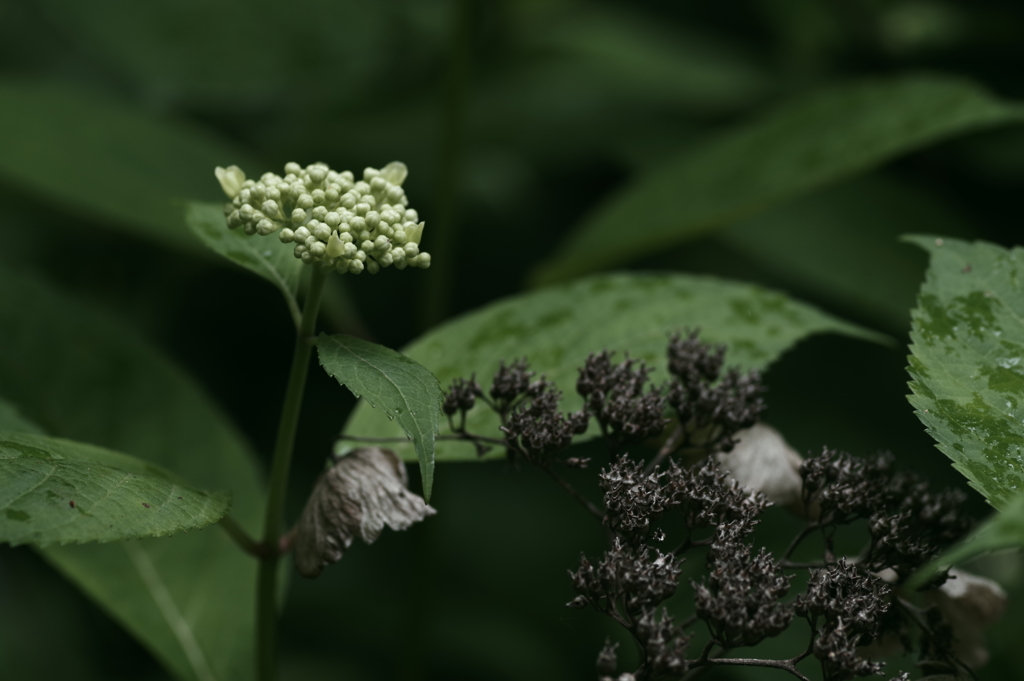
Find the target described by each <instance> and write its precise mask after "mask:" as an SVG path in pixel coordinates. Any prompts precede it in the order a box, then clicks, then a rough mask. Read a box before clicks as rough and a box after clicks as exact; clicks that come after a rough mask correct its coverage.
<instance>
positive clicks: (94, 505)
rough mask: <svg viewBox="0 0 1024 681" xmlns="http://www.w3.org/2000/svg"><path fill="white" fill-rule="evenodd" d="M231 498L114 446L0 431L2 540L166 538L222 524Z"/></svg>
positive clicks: (65, 541)
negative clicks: (181, 479)
mask: <svg viewBox="0 0 1024 681" xmlns="http://www.w3.org/2000/svg"><path fill="white" fill-rule="evenodd" d="M230 506H231V495H230V494H226V493H214V494H211V493H209V492H204V491H202V490H197V489H193V488H191V487H189V486H187V485H184V484H182V483H180V482H178V481H176V480H175V479H174V477H173V476H171V475H169V474H168V473H167V472H166V471H164V470H163V469H161V468H158V467H157V466H153V465H152V464H147V463H144V462H143V461H140V460H139V459H136V458H135V457H131V456H127V455H125V454H121V453H119V452H112V451H110V450H109V449H103V448H101V447H94V446H92V445H87V444H83V443H81V442H74V441H72V440H58V439H56V438H49V437H45V436H42V435H30V434H25V433H14V432H8V433H2V432H0V511H2V515H0V542H8V543H10V544H12V545H14V546H17V545H18V544H29V543H31V544H36V545H38V546H46V545H47V544H50V543H53V542H58V543H60V544H69V543H74V544H80V543H83V542H90V541H99V542H106V541H117V540H120V539H139V538H142V537H164V536H167V535H170V534H175V533H177V532H183V531H187V530H197V529H200V528H202V527H206V526H207V525H210V524H212V523H215V522H217V521H218V520H220V519H221V518H223V517H224V514H226V513H227V512H228V508H229V507H230Z"/></svg>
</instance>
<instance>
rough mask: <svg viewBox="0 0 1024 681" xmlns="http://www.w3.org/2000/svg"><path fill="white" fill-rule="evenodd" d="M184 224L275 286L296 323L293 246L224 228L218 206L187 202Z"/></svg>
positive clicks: (297, 269)
mask: <svg viewBox="0 0 1024 681" xmlns="http://www.w3.org/2000/svg"><path fill="white" fill-rule="evenodd" d="M185 221H186V223H188V226H189V228H190V229H191V230H192V233H193V234H195V235H196V236H197V237H199V239H200V240H201V241H202V242H203V243H204V244H206V245H207V246H208V247H209V248H210V249H211V250H213V251H215V252H216V253H219V254H220V255H222V256H224V257H225V258H227V259H228V260H230V261H231V262H233V263H235V264H236V265H241V266H242V267H244V268H245V269H247V270H249V271H250V272H253V273H254V274H257V275H259V276H261V277H263V278H264V279H266V280H267V281H269V282H270V283H271V284H273V285H274V286H276V287H277V288H278V289H279V290H280V291H281V293H282V294H283V295H284V299H285V302H286V303H287V305H288V311H289V312H291V315H292V319H293V320H294V321H295V323H296V325H297V324H298V323H299V320H300V318H301V316H302V313H301V312H300V311H299V306H298V303H297V302H296V295H297V294H298V290H299V277H300V275H301V274H302V267H303V265H302V261H301V260H299V259H298V258H296V257H295V256H294V255H293V254H292V252H293V250H294V249H295V247H294V246H292V245H289V244H284V243H281V240H280V239H278V238H277V236H276V235H270V236H259V235H253V236H249V235H247V234H245V232H242V231H241V230H238V229H234V230H232V229H228V226H227V223H226V222H225V220H224V211H223V204H220V203H189V204H188V206H187V207H186V209H185Z"/></svg>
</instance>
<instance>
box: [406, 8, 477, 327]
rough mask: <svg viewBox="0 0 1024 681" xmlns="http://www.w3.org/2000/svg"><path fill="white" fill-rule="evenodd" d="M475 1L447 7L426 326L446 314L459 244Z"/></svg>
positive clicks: (423, 320)
mask: <svg viewBox="0 0 1024 681" xmlns="http://www.w3.org/2000/svg"><path fill="white" fill-rule="evenodd" d="M475 4H476V0H456V1H455V2H454V3H452V13H453V16H452V35H451V38H450V42H449V45H450V53H449V56H448V73H447V77H446V81H445V85H444V91H443V92H444V99H443V103H442V114H441V115H442V119H441V130H440V159H439V163H438V173H437V175H438V180H437V203H436V210H437V213H436V214H435V217H434V220H433V222H432V223H430V224H431V225H432V226H430V227H428V234H430V236H429V246H430V249H429V250H430V253H431V256H432V258H433V259H432V261H431V267H430V269H429V270H427V281H426V286H424V287H423V288H422V289H421V294H422V296H421V298H420V305H419V309H420V310H421V315H422V318H421V320H420V321H421V324H422V326H423V327H424V328H428V327H431V326H433V325H435V324H437V323H438V322H440V321H441V320H443V319H444V318H445V317H446V316H447V315H448V313H449V305H450V304H451V301H450V298H451V293H452V288H453V284H454V274H455V269H454V265H455V250H456V246H457V244H458V239H457V234H456V231H457V229H458V224H457V221H458V214H457V213H458V210H457V209H458V184H459V164H460V163H459V162H460V157H461V151H462V128H463V119H464V117H465V106H466V90H467V88H468V83H469V74H470V65H471V62H472V59H473V14H474V5H475Z"/></svg>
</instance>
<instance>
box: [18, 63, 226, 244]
mask: <svg viewBox="0 0 1024 681" xmlns="http://www.w3.org/2000/svg"><path fill="white" fill-rule="evenodd" d="M0 123H2V125H0V178H2V179H4V180H6V181H8V182H11V183H13V184H15V185H17V186H20V187H24V188H26V189H28V190H30V191H31V192H33V193H36V194H40V195H42V196H45V197H47V199H49V200H55V201H58V202H59V203H61V204H62V205H63V206H64V207H66V208H69V209H71V210H72V211H75V212H78V213H81V214H84V215H88V216H91V217H94V218H98V219H100V220H102V221H104V223H106V224H109V225H110V226H111V227H116V228H118V229H121V230H122V231H127V232H129V233H132V234H135V235H137V236H141V237H144V238H147V239H154V240H156V241H158V242H160V243H163V244H165V245H169V246H173V247H176V248H180V249H187V250H193V251H194V250H197V249H196V244H195V240H194V239H193V238H192V237H191V236H190V235H189V233H188V230H186V229H185V226H184V224H182V219H181V211H182V207H181V202H182V201H184V200H188V199H196V198H206V199H211V200H212V199H217V198H219V197H220V196H222V195H223V194H222V192H221V190H220V187H219V186H218V184H217V180H216V179H215V178H214V175H213V169H214V168H215V167H216V166H218V165H221V166H226V165H230V164H238V165H243V166H244V165H245V163H246V158H244V155H243V154H241V153H240V152H238V151H236V150H234V149H232V148H231V147H230V145H228V144H226V143H224V142H223V141H221V140H219V139H217V138H216V137H214V136H212V135H210V134H209V133H206V132H202V131H200V130H198V129H195V128H190V127H188V126H185V125H182V124H178V123H175V122H173V121H168V120H161V119H159V118H156V117H151V116H148V115H145V114H142V113H139V112H137V111H134V110H132V109H130V108H128V107H126V106H124V105H122V104H119V103H117V102H115V101H110V100H106V99H103V98H100V97H97V96H96V95H94V94H86V93H85V92H82V91H79V90H78V89H76V88H74V87H72V86H70V85H64V84H59V83H33V84H28V83H23V82H12V81H7V82H0Z"/></svg>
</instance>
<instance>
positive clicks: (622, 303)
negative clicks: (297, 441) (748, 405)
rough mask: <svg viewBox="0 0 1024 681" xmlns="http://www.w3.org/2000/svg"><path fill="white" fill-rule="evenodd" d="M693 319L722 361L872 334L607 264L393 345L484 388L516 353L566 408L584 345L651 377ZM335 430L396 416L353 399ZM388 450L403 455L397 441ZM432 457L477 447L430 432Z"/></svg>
mask: <svg viewBox="0 0 1024 681" xmlns="http://www.w3.org/2000/svg"><path fill="white" fill-rule="evenodd" d="M697 327H699V328H700V329H701V337H702V338H703V339H705V340H707V341H710V342H714V343H727V344H728V345H729V351H728V354H727V355H726V363H727V364H728V365H730V366H732V365H735V366H738V367H741V368H744V369H753V368H758V369H760V368H764V367H766V366H768V365H769V364H771V363H772V362H773V361H774V360H775V359H776V358H777V357H778V356H779V355H781V354H782V353H783V352H785V351H786V350H787V349H789V348H790V347H791V346H792V345H793V344H795V343H796V342H797V341H799V340H800V339H802V338H804V337H806V336H809V335H811V334H814V333H823V332H836V333H842V334H846V335H849V336H854V337H858V338H864V339H872V340H879V339H880V337H879V336H878V335H877V334H873V333H871V332H869V331H866V330H864V329H861V328H859V327H857V326H854V325H852V324H848V323H846V322H843V321H840V320H839V319H836V318H835V317H832V316H830V315H827V314H825V313H823V312H820V311H818V310H816V309H815V308H813V307H811V306H809V305H805V304H803V303H799V302H797V301H794V300H792V299H790V298H787V297H786V296H785V295H783V294H781V293H777V292H774V291H768V290H765V289H763V288H760V287H758V286H753V285H749V284H741V283H737V282H730V281H724V280H720V279H715V278H712V277H698V276H687V275H681V274H651V275H642V274H636V275H630V274H610V275H603V276H596V277H591V278H588V279H582V280H579V281H575V282H573V283H571V284H566V285H563V286H556V287H552V288H547V289H543V290H540V291H536V292H532V293H528V294H524V295H519V296H514V297H511V298H506V299H504V300H500V301H498V302H496V303H492V304H490V305H488V306H487V307H484V308H482V309H480V310H477V311H476V312H471V313H468V314H466V315H463V316H462V317H459V318H456V319H454V320H452V321H450V322H448V323H446V324H444V325H442V326H440V327H438V328H436V329H434V330H432V331H430V332H428V333H427V334H426V335H424V336H422V337H421V338H419V339H418V340H416V341H414V342H413V343H412V344H410V345H409V346H407V347H406V348H404V349H403V351H402V352H403V353H404V354H405V355H407V356H408V357H409V358H410V359H412V360H414V361H416V362H419V363H420V364H422V365H423V366H425V367H426V368H427V369H429V370H430V371H431V372H433V374H434V375H435V376H437V379H438V380H439V381H440V382H441V385H442V386H443V387H444V388H446V389H447V388H448V386H449V385H450V384H451V381H452V379H454V378H456V377H464V378H469V376H470V375H471V374H474V373H475V374H476V376H477V378H478V380H480V381H481V382H482V383H483V385H484V388H485V389H487V387H488V386H489V380H490V377H491V376H493V374H494V372H495V370H497V368H498V364H499V362H500V361H501V360H506V361H511V360H514V359H516V358H518V357H524V356H525V357H527V358H528V359H529V361H530V365H531V367H532V368H533V369H534V370H535V371H537V372H538V373H543V374H546V375H547V377H548V378H549V379H550V380H552V381H554V382H555V383H556V384H557V385H558V387H559V388H560V389H561V390H562V392H563V394H564V395H565V399H564V400H563V408H564V409H568V410H573V409H579V407H580V406H581V404H582V400H581V398H580V397H579V396H578V395H577V394H576V389H575V387H576V377H577V371H576V369H577V367H578V366H580V365H582V364H583V362H584V360H585V359H586V358H587V355H589V354H590V353H591V352H599V351H601V350H603V349H608V350H612V351H616V352H618V353H619V355H618V357H619V358H621V357H622V354H621V353H623V352H628V353H629V354H630V356H631V357H636V358H639V359H643V360H644V361H646V362H648V363H649V364H651V365H652V366H654V367H655V368H656V372H655V374H653V380H654V381H655V382H660V381H661V380H663V379H665V378H667V374H666V373H665V362H666V360H665V353H666V348H667V346H668V340H669V336H670V335H671V334H673V333H676V332H682V331H685V330H687V329H694V328H697ZM498 425H499V424H498V422H497V418H496V417H495V416H494V415H493V414H492V413H491V412H490V411H488V410H486V409H484V408H483V407H478V408H476V409H474V410H473V411H471V412H470V416H469V419H468V421H467V428H468V429H469V430H470V432H474V433H479V434H483V435H488V436H495V437H496V436H500V432H499V431H498ZM447 430H448V429H447V428H443V429H442V434H444V433H445V432H446V431H447ZM345 433H346V434H347V435H350V436H364V437H365V436H373V437H389V436H401V430H400V429H398V427H397V426H395V425H394V424H392V423H390V422H389V421H388V420H387V418H386V417H384V416H383V415H382V414H380V413H379V412H377V411H375V410H373V409H371V408H369V407H368V406H367V405H359V406H357V407H356V410H355V412H353V415H352V417H351V418H350V419H349V422H348V423H347V424H346V426H345ZM594 434H596V433H595V430H594V429H592V430H591V431H590V435H594ZM395 450H396V451H398V452H399V453H400V454H401V455H402V456H403V457H405V458H406V459H411V458H412V455H413V453H412V451H411V448H410V447H408V446H407V445H404V444H399V445H398V446H396V447H395ZM499 454H500V453H499V452H495V453H494V455H495V456H497V455H499ZM437 458H438V460H440V461H454V460H472V459H476V458H477V455H476V452H475V450H474V449H473V447H472V446H471V445H468V444H467V443H464V442H452V441H439V442H438V443H437Z"/></svg>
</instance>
